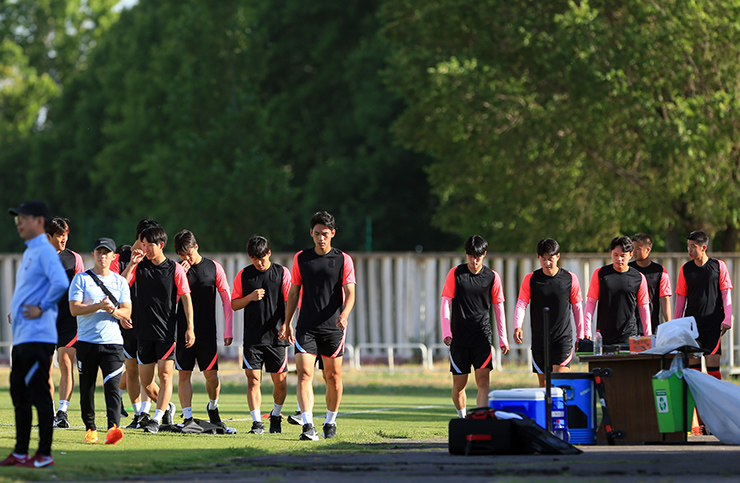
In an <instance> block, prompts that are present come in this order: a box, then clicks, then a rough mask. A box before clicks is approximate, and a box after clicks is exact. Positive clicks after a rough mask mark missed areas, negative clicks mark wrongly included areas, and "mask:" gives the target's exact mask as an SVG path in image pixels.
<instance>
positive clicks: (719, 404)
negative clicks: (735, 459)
mask: <svg viewBox="0 0 740 483" xmlns="http://www.w3.org/2000/svg"><path fill="white" fill-rule="evenodd" d="M683 377H684V380H685V381H686V382H687V383H688V385H689V389H691V394H692V395H693V396H694V400H695V401H696V411H697V412H698V413H699V416H701V419H702V420H703V421H704V425H705V426H706V427H707V429H708V430H709V431H710V432H711V433H712V434H713V435H715V436H716V437H717V439H719V440H720V441H722V442H723V443H726V444H740V412H738V411H737V404H738V401H740V386H737V385H735V384H733V383H731V382H728V381H720V380H719V379H716V378H715V377H713V376H710V375H709V374H704V373H703V372H699V371H694V370H691V369H689V370H686V371H683Z"/></svg>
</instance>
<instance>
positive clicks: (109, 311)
mask: <svg viewBox="0 0 740 483" xmlns="http://www.w3.org/2000/svg"><path fill="white" fill-rule="evenodd" d="M115 249H116V244H115V242H114V241H113V240H111V239H110V238H98V239H97V240H96V241H95V243H94V244H93V252H92V256H93V260H94V261H95V266H94V267H93V268H92V269H91V270H88V271H86V272H83V273H78V274H77V275H75V277H74V278H73V279H72V284H71V285H70V288H69V310H70V312H71V313H72V314H73V315H75V316H76V317H77V320H78V325H79V328H78V336H77V365H78V369H79V372H80V406H81V408H82V421H83V422H84V423H85V429H86V432H85V440H84V441H85V442H86V443H96V442H97V441H98V431H97V429H98V428H97V426H96V425H95V384H96V382H97V377H98V370H100V371H102V373H103V388H104V392H105V406H106V408H107V416H108V433H107V435H106V438H105V444H116V443H117V442H118V441H120V440H121V438H123V430H121V428H120V427H119V426H120V422H121V393H120V392H119V391H118V384H119V383H120V381H121V374H122V373H123V369H124V357H123V337H122V336H121V330H120V329H119V324H120V325H122V326H124V327H125V328H127V329H130V328H131V323H130V319H131V294H130V291H129V286H128V283H127V282H126V279H125V278H123V277H121V276H120V275H118V274H117V273H114V272H111V271H110V264H111V262H112V261H113V258H114V257H115Z"/></svg>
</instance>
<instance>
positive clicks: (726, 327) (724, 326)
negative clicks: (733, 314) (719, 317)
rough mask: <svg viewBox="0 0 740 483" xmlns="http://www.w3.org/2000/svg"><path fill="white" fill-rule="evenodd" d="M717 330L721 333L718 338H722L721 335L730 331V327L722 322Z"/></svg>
mask: <svg viewBox="0 0 740 483" xmlns="http://www.w3.org/2000/svg"><path fill="white" fill-rule="evenodd" d="M719 328H720V330H721V331H722V332H720V334H719V336H720V337H722V336H723V335H725V332H727V331H728V330H730V326H729V325H727V324H725V323H724V322H723V323H722V325H720V326H719Z"/></svg>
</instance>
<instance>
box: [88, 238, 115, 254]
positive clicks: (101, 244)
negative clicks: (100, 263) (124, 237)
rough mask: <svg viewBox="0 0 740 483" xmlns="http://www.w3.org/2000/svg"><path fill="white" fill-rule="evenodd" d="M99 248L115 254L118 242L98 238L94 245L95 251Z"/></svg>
mask: <svg viewBox="0 0 740 483" xmlns="http://www.w3.org/2000/svg"><path fill="white" fill-rule="evenodd" d="M98 248H107V249H108V250H110V251H112V252H115V251H116V242H114V241H113V239H112V238H105V237H103V238H98V239H97V240H95V243H94V244H93V251H95V250H97V249H98Z"/></svg>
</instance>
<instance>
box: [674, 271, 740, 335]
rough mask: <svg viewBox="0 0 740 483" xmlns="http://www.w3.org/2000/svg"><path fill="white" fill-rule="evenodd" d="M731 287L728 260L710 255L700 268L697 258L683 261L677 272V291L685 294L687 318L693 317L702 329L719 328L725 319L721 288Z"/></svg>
mask: <svg viewBox="0 0 740 483" xmlns="http://www.w3.org/2000/svg"><path fill="white" fill-rule="evenodd" d="M731 288H732V282H731V281H730V275H729V273H728V271H727V266H726V265H725V262H723V261H722V260H718V259H716V258H709V259H708V260H707V262H706V263H705V264H704V265H702V266H701V267H700V266H698V265H697V264H696V263H694V261H690V262H686V263H684V264H683V266H682V267H681V271H680V272H679V274H678V283H677V284H676V293H677V294H678V295H683V296H685V297H686V310H685V311H684V316H685V317H689V316H693V317H694V318H695V319H696V323H697V325H698V326H699V327H700V328H702V327H714V328H716V327H719V326H720V324H721V323H722V322H723V321H724V320H725V308H724V306H723V304H722V291H723V290H728V289H731ZM676 315H677V316H680V314H676Z"/></svg>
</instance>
